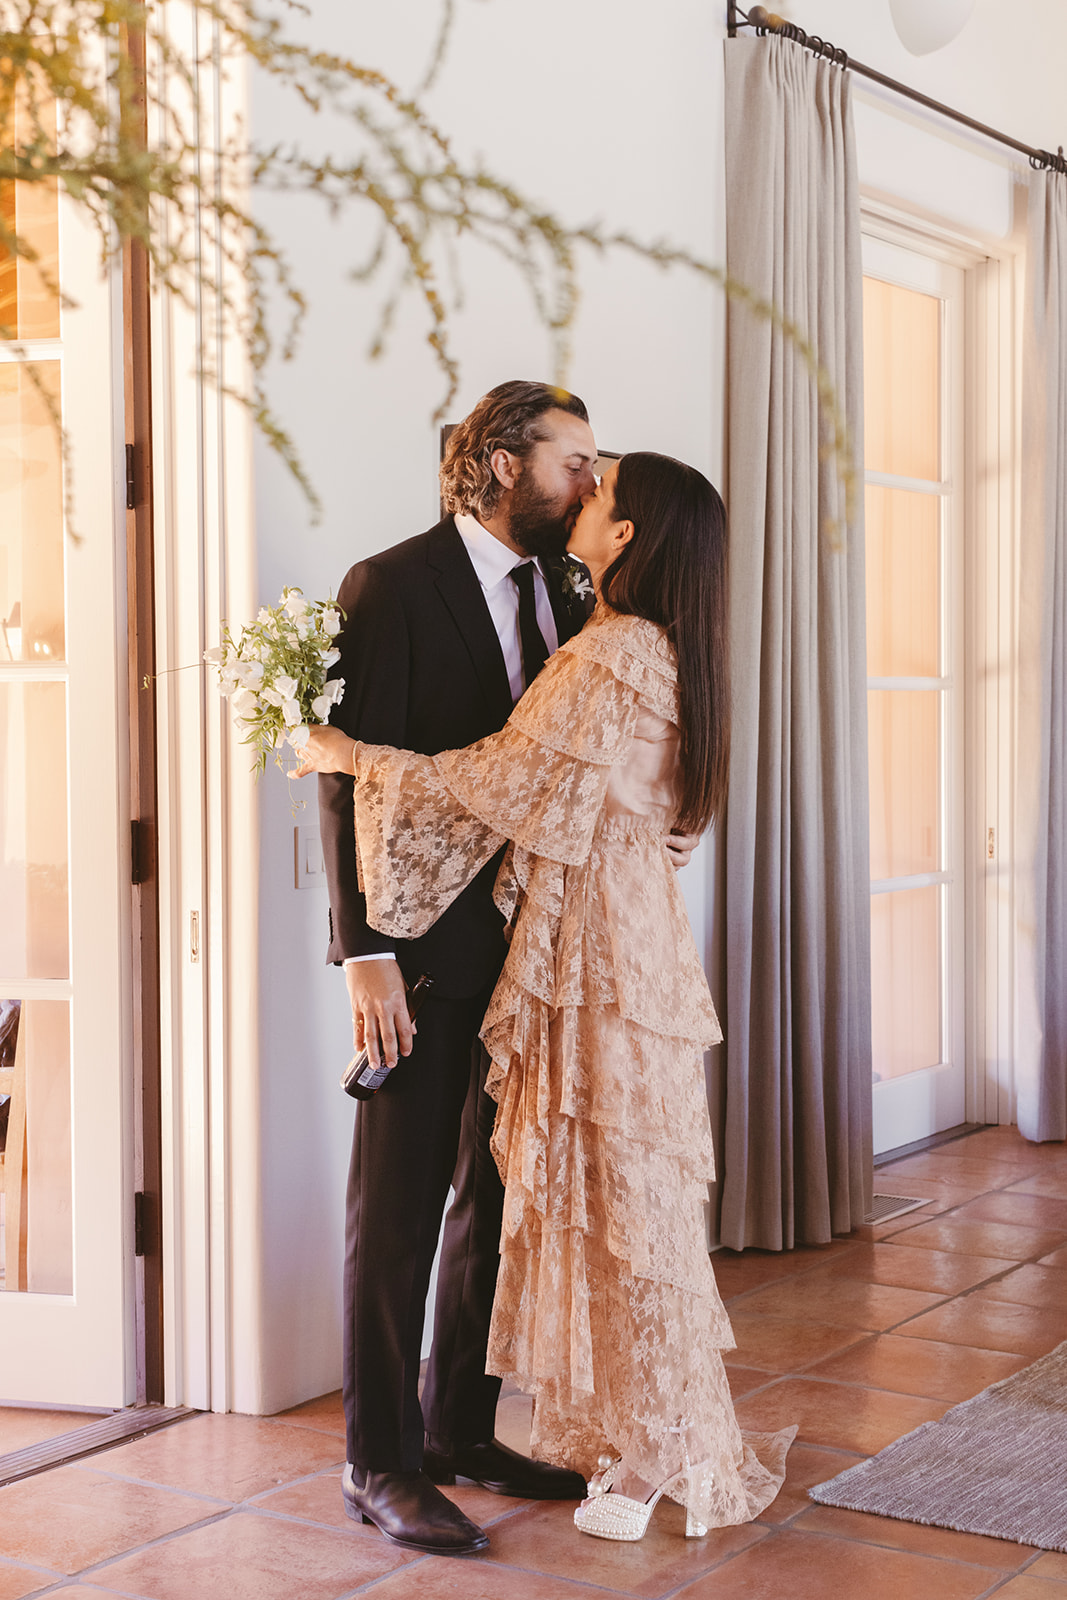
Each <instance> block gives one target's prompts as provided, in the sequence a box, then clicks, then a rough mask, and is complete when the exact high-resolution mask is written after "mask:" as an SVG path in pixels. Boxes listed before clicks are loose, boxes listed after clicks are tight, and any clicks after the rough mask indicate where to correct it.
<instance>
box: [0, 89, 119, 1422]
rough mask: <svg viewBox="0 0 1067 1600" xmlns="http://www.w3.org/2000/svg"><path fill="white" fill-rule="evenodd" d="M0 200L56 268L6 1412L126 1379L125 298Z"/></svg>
mask: <svg viewBox="0 0 1067 1600" xmlns="http://www.w3.org/2000/svg"><path fill="white" fill-rule="evenodd" d="M16 114H17V113H16ZM0 205H2V206H3V208H4V213H5V219H6V220H7V221H8V223H9V225H10V224H14V225H15V226H16V227H17V229H18V231H19V233H20V234H21V235H23V236H24V237H28V238H29V239H30V241H31V243H33V244H34V246H35V248H36V249H37V251H38V254H39V256H40V261H41V265H42V267H43V269H44V271H43V272H42V271H39V270H37V269H36V268H35V266H34V265H33V264H32V263H29V262H27V261H25V260H20V261H18V262H16V261H15V260H14V259H12V258H10V257H5V259H3V260H2V261H0V324H2V325H4V326H5V327H6V328H7V330H8V335H7V337H6V338H4V339H0V905H2V913H0V1068H3V1075H2V1077H0V1095H2V1096H3V1097H4V1104H5V1106H6V1112H7V1115H6V1130H5V1132H4V1135H3V1143H4V1145H5V1148H4V1153H3V1157H4V1158H3V1163H2V1166H0V1196H2V1216H3V1233H4V1239H3V1248H2V1249H0V1267H2V1269H3V1281H2V1284H0V1288H2V1291H3V1292H0V1399H3V1400H6V1401H46V1402H49V1403H51V1404H54V1405H77V1406H88V1407H101V1408H108V1407H117V1406H122V1405H124V1404H126V1403H127V1401H128V1400H130V1399H131V1398H132V1383H133V1371H134V1361H133V1316H132V1307H133V1295H132V1292H131V1290H132V1281H133V1275H132V1270H131V1267H130V1262H131V1260H132V1254H133V1251H132V1246H133V1207H132V1187H133V1185H132V1176H131V1175H132V1164H131V1159H130V1151H131V1149H132V1133H131V1129H132V1120H133V1107H132V1104H131V1096H130V1093H129V1090H128V1087H127V1084H128V1069H129V1062H130V1058H131V1024H130V1020H129V1019H130V1015H131V1005H130V993H129V983H128V978H127V969H128V955H127V951H128V943H129V888H128V885H129V853H128V839H129V828H128V822H127V823H124V822H123V819H125V818H128V816H129V809H128V799H127V795H126V789H127V786H128V779H127V773H128V739H127V707H126V698H127V696H126V650H125V638H124V633H125V628H124V602H125V589H124V585H125V576H124V569H123V561H122V554H121V553H122V551H123V549H124V523H123V520H122V519H123V517H124V510H123V508H122V505H121V503H120V498H119V494H118V489H119V482H120V479H119V471H118V464H119V463H120V462H121V460H122V448H121V447H122V437H123V436H122V410H121V393H122V391H121V371H122V364H121V342H120V341H121V306H120V304H117V303H116V299H115V284H114V282H113V281H104V280H102V279H101V275H100V267H99V241H98V239H97V238H96V236H95V235H94V234H92V233H90V232H89V230H88V229H87V228H86V225H85V224H84V222H83V221H81V220H80V218H79V217H78V215H77V214H76V212H75V210H74V208H73V207H71V206H69V205H67V204H66V203H64V202H63V201H62V200H61V199H60V197H59V196H58V194H57V193H56V191H55V190H54V189H52V190H51V191H49V190H48V189H47V188H45V187H44V186H38V185H34V186H33V188H32V190H31V189H30V188H29V187H28V186H24V185H19V184H7V185H4V186H2V189H0ZM57 281H58V283H60V284H61V285H62V290H63V294H64V296H65V297H67V298H68V300H69V301H70V302H74V303H76V309H68V306H67V304H63V305H61V304H60V300H59V296H58V295H57V294H56V293H55V284H56V282H57ZM116 380H119V383H118V386H117V384H116ZM54 413H58V415H59V416H60V417H61V418H62V424H63V428H64V430H65V434H66V438H67V441H68V445H69V455H68V465H69V468H70V470H71V474H72V477H71V487H70V496H69V502H68V504H65V500H66V499H67V497H66V496H65V494H64V464H63V460H62V459H61V450H60V443H59V437H58V433H57V429H56V426H55V415H54ZM68 505H69V514H68ZM120 643H121V650H120V648H119V646H120Z"/></svg>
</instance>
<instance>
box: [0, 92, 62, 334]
mask: <svg viewBox="0 0 1067 1600" xmlns="http://www.w3.org/2000/svg"><path fill="white" fill-rule="evenodd" d="M37 115H38V116H39V118H40V125H39V126H35V123H34V118H33V115H32V114H31V111H30V108H29V104H28V99H27V96H26V94H25V92H24V91H23V92H21V93H19V94H18V95H17V99H16V105H15V111H14V117H13V118H10V117H9V118H8V119H6V120H4V119H2V118H0V145H2V146H3V147H4V148H6V149H10V148H11V147H12V145H15V147H16V148H17V147H18V146H19V145H20V144H21V145H26V144H29V143H32V142H33V141H34V140H35V139H37V138H39V137H41V135H43V136H44V138H45V140H46V141H47V143H48V144H50V145H53V146H54V144H55V137H56V110H55V101H54V100H50V99H48V98H47V97H42V98H41V99H40V100H39V102H38V105H37ZM0 221H2V222H3V225H4V228H5V230H6V231H7V233H9V234H17V235H18V237H19V238H20V240H21V241H22V242H23V244H24V245H28V246H29V248H30V249H31V250H32V251H33V253H34V255H35V256H36V258H37V259H36V260H34V261H31V260H27V258H26V256H24V255H19V256H15V255H14V254H13V253H12V252H11V251H10V250H9V249H8V248H7V247H6V246H5V245H4V244H2V243H0V329H3V330H4V334H5V336H6V337H7V338H9V339H12V338H14V339H58V338H59V294H58V289H57V278H58V272H59V191H58V188H57V185H56V180H55V179H54V178H46V179H43V180H42V181H41V182H40V183H12V182H11V181H10V180H8V181H6V182H2V183H0Z"/></svg>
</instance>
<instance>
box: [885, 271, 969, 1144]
mask: <svg viewBox="0 0 1067 1600" xmlns="http://www.w3.org/2000/svg"><path fill="white" fill-rule="evenodd" d="M864 266H865V273H866V275H865V277H864V378H865V383H864V405H865V440H864V450H865V467H866V527H867V671H868V679H867V685H868V724H869V752H870V797H871V798H870V805H871V813H870V832H871V975H872V1019H871V1020H872V1040H873V1047H874V1133H875V1143H874V1148H875V1153H876V1154H878V1153H880V1152H882V1151H885V1150H888V1149H896V1148H897V1147H899V1146H900V1145H903V1144H908V1143H911V1142H912V1141H913V1140H917V1139H922V1138H925V1137H927V1136H929V1135H930V1134H933V1133H936V1132H939V1131H940V1130H942V1129H944V1128H947V1127H951V1126H954V1125H955V1124H957V1123H960V1122H962V1121H963V1118H964V1049H963V1027H962V1021H963V1019H962V992H963V982H962V963H963V950H962V917H963V894H964V874H963V871H962V861H961V850H962V834H963V829H962V783H961V770H962V756H963V751H962V737H963V723H964V719H963V704H962V695H963V683H962V643H963V640H962V631H963V629H962V583H961V579H962V572H961V565H962V543H961V538H960V526H961V512H962V506H961V500H962V437H961V434H962V430H961V411H962V407H961V404H960V402H961V398H962V396H961V376H962V342H961V334H962V326H963V272H962V270H961V269H960V268H957V267H953V266H950V265H947V264H945V263H943V262H940V261H937V260H933V259H931V258H930V257H928V256H924V255H921V254H918V253H917V252H913V251H910V250H906V249H903V248H901V247H899V246H895V245H891V244H887V243H884V242H880V241H875V240H871V239H867V240H865V241H864Z"/></svg>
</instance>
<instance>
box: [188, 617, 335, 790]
mask: <svg viewBox="0 0 1067 1600" xmlns="http://www.w3.org/2000/svg"><path fill="white" fill-rule="evenodd" d="M342 620H343V618H342V614H341V611H340V610H339V608H338V607H337V606H336V605H334V603H333V600H332V599H329V600H306V599H305V598H304V595H303V593H302V592H301V591H300V590H299V589H295V588H289V587H286V588H285V589H283V590H282V595H281V599H280V600H279V602H278V604H277V605H276V606H263V607H262V608H261V609H260V612H259V615H258V616H257V618H256V620H255V622H250V623H248V624H247V625H246V626H245V627H244V628H242V629H241V632H240V634H239V636H238V637H237V638H236V639H234V637H233V635H232V634H231V632H230V629H229V627H228V626H227V625H224V626H223V630H222V643H221V645H217V646H216V647H215V648H214V649H212V650H205V652H204V660H205V661H206V662H207V663H208V665H209V666H212V667H215V668H217V669H218V674H219V690H220V692H221V693H222V694H223V695H224V696H225V697H226V698H227V699H228V700H229V701H230V704H231V706H232V708H233V712H234V716H235V718H236V720H237V723H238V726H239V727H243V728H244V729H245V730H246V731H245V736H244V739H243V740H242V741H241V742H242V743H243V744H250V745H251V746H252V748H253V750H254V751H255V753H256V761H255V770H256V772H257V773H262V772H264V771H265V770H266V766H267V757H268V756H270V755H273V757H274V762H275V765H276V766H279V767H281V766H282V754H281V753H282V750H283V749H284V747H285V746H286V745H287V744H289V745H292V747H293V749H294V750H298V749H300V748H301V746H302V745H304V744H306V743H307V735H308V728H309V726H311V725H312V724H314V723H323V722H326V721H328V719H329V715H330V710H331V707H333V706H335V705H336V704H337V703H338V701H339V700H340V699H341V697H342V695H343V694H344V688H345V681H344V679H343V678H329V679H328V678H327V673H328V672H329V670H330V668H331V667H332V666H333V665H334V663H335V662H336V661H337V660H338V659H339V657H340V652H339V651H338V650H337V648H336V646H335V644H334V640H335V638H336V636H337V634H338V633H339V632H340V629H341V623H342ZM283 770H284V769H283Z"/></svg>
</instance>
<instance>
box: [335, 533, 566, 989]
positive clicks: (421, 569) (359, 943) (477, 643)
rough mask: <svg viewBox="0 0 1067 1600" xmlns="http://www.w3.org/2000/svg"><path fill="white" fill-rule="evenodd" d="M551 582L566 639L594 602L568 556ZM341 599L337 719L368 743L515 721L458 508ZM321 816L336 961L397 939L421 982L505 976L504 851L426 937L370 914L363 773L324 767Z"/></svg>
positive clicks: (445, 984)
mask: <svg viewBox="0 0 1067 1600" xmlns="http://www.w3.org/2000/svg"><path fill="white" fill-rule="evenodd" d="M549 565H551V564H549ZM558 565H559V566H561V565H562V564H558ZM554 576H555V580H556V581H554ZM548 587H549V593H550V595H551V598H552V609H553V612H554V615H555V619H556V627H557V630H558V632H559V640H560V643H561V644H562V643H563V642H564V640H566V639H569V638H571V637H572V636H573V635H574V634H575V633H576V632H577V631H578V629H579V628H580V627H581V626H582V623H583V622H584V620H585V617H584V612H583V610H582V608H581V606H580V605H571V604H568V603H567V602H566V601H565V600H564V598H563V595H562V590H561V587H560V584H559V582H558V567H557V572H556V574H555V575H554V574H553V573H551V572H550V574H549V583H548ZM337 600H338V604H339V605H340V607H341V608H342V610H343V611H344V613H345V622H344V627H343V630H342V633H341V635H340V637H339V640H338V644H339V648H340V651H341V659H340V661H339V662H338V663H337V665H336V666H335V668H334V671H333V673H332V674H331V676H337V675H338V674H339V675H340V676H341V677H343V678H344V680H345V692H344V698H343V700H342V701H341V704H340V705H339V706H338V707H336V708H335V710H334V714H333V716H332V717H331V719H330V720H331V722H333V723H334V724H335V725H336V726H337V727H340V728H343V729H344V731H345V732H346V733H347V734H349V735H350V736H351V737H352V738H353V739H362V740H363V741H365V742H366V743H368V744H389V745H395V746H396V747H398V748H399V749H402V750H416V751H418V752H420V753H421V754H423V755H436V754H437V753H438V752H439V751H441V750H455V749H459V748H461V747H462V746H464V745H468V744H473V743H474V742H475V740H477V739H482V738H484V737H485V736H486V734H489V733H495V732H496V731H497V730H498V729H499V728H502V727H503V725H504V723H505V722H506V721H507V719H508V717H509V716H510V714H511V709H512V702H511V692H510V689H509V687H508V677H507V671H506V669H505V666H504V657H503V652H502V651H501V649H500V641H499V640H498V638H497V635H496V629H495V628H494V627H493V622H492V618H491V617H490V615H489V610H488V607H487V606H486V604H485V598H484V596H483V593H482V588H481V585H480V583H479V582H478V579H477V576H476V575H475V572H474V568H473V566H472V565H471V561H470V557H469V556H468V555H467V551H466V548H465V546H464V544H463V541H462V539H461V538H460V536H459V533H458V532H457V531H456V525H455V522H454V521H453V519H452V518H451V517H446V518H445V519H444V521H443V522H439V523H438V525H437V526H436V527H435V528H431V529H430V530H429V532H428V533H422V534H419V535H418V537H417V538H414V539H408V540H407V541H406V542H405V543H404V544H399V545H395V546H394V547H393V549H391V550H385V551H383V552H382V554H381V555H376V556H371V557H370V558H369V560H366V561H360V562H359V563H358V564H357V565H356V566H354V567H353V568H352V569H351V570H350V571H349V572H348V574H347V575H346V577H345V580H344V582H343V583H342V584H341V588H340V591H339V593H338V596H337ZM319 817H320V828H321V833H322V846H323V853H324V856H325V860H326V879H327V883H328V885H329V890H330V947H329V952H328V954H327V960H328V961H343V960H344V958H345V957H346V956H357V955H369V954H371V953H372V952H374V951H379V950H381V951H385V950H395V951H396V955H397V959H398V961H399V963H400V966H401V970H402V971H403V973H404V976H405V977H406V978H407V979H408V980H409V982H410V981H412V980H413V979H414V978H415V977H417V976H418V975H419V973H420V972H429V973H430V974H431V976H432V977H433V978H434V980H435V984H436V988H435V993H437V994H439V995H443V996H445V997H451V998H462V997H464V996H468V995H473V994H476V993H477V992H478V990H479V989H480V988H482V987H483V985H485V984H486V983H489V982H491V981H492V980H493V978H494V977H495V975H496V973H497V972H498V971H499V969H500V966H501V964H502V962H503V959H504V951H505V946H504V939H503V925H502V919H501V917H500V913H499V912H498V911H497V909H496V907H495V906H494V905H493V901H492V888H493V882H494V879H495V877H496V871H497V866H498V864H499V861H498V860H494V861H491V862H489V863H488V865H487V866H486V867H485V868H483V870H482V872H481V873H480V874H479V875H478V877H477V878H476V879H475V880H474V882H473V883H471V884H469V885H468V887H467V888H466V889H465V890H464V891H463V893H462V894H461V895H459V897H458V898H457V899H456V900H455V901H454V902H453V904H452V905H451V906H449V908H448V910H447V911H446V912H445V913H444V914H443V916H441V917H440V918H439V919H438V921H437V922H436V923H435V924H434V926H433V927H432V928H431V929H430V930H429V932H428V933H426V934H424V935H423V937H422V938H421V939H416V940H411V941H407V942H406V941H403V940H395V939H391V938H389V937H388V936H386V935H384V934H381V933H378V932H377V931H376V930H375V929H374V928H371V927H370V926H369V924H368V922H367V908H366V902H365V900H364V897H363V895H362V894H361V893H360V892H359V888H358V885H357V881H356V863H355V850H354V845H353V820H352V779H351V778H347V777H344V776H342V775H340V774H338V773H331V774H328V775H323V776H320V778H319Z"/></svg>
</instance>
